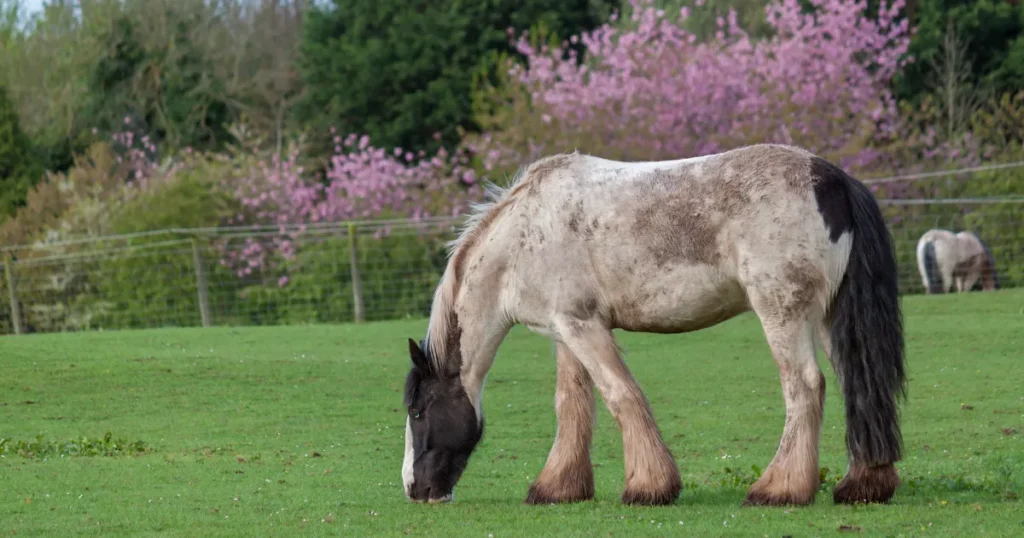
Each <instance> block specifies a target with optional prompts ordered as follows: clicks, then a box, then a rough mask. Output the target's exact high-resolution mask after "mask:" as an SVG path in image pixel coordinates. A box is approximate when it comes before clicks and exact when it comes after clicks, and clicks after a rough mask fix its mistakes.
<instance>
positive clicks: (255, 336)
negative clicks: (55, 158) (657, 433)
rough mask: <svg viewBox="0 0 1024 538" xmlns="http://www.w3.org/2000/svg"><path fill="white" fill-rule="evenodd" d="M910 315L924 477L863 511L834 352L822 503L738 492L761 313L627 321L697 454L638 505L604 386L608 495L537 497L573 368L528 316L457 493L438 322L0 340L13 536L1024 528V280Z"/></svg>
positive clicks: (5, 483)
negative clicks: (677, 476)
mask: <svg viewBox="0 0 1024 538" xmlns="http://www.w3.org/2000/svg"><path fill="white" fill-rule="evenodd" d="M904 315H905V320H906V328H907V343H908V370H909V378H910V384H909V402H908V404H906V405H905V406H904V413H903V423H904V440H905V444H906V450H905V458H904V461H903V462H901V463H899V464H898V469H899V472H900V476H901V479H902V480H903V485H902V486H901V487H900V489H899V490H897V493H896V497H895V499H894V500H893V503H892V504H891V505H888V506H858V507H849V506H834V505H833V504H832V502H831V491H832V487H833V485H834V484H835V481H837V480H838V479H839V478H841V475H842V472H843V471H844V470H845V466H846V459H845V458H846V455H845V449H844V444H843V435H844V418H843V414H842V409H843V407H842V403H841V402H842V400H841V398H840V395H839V393H838V392H837V390H836V389H837V383H836V380H835V377H834V375H833V373H832V371H831V368H829V366H828V365H827V361H825V360H824V359H823V357H822V359H821V360H820V362H821V364H822V368H823V370H824V372H825V376H826V381H827V383H828V397H827V403H826V410H825V426H824V432H823V436H822V457H821V466H822V468H823V469H824V470H823V472H824V473H825V474H826V477H827V480H826V482H825V484H824V485H823V487H822V491H821V492H820V493H819V495H818V498H817V502H816V504H814V505H813V506H811V507H807V508H741V507H740V503H741V502H742V500H743V496H744V493H745V490H746V486H747V485H748V484H749V483H750V482H751V481H752V480H753V479H754V478H755V477H756V474H755V473H756V470H755V467H757V468H763V467H764V466H766V465H767V463H768V462H769V461H770V459H771V457H772V455H773V453H774V451H775V448H776V445H777V443H778V440H779V436H780V434H781V432H782V424H783V418H784V406H783V402H782V397H781V394H780V386H779V381H778V372H777V370H776V368H775V364H774V362H773V361H772V359H771V355H770V353H769V350H768V347H767V345H766V343H765V341H764V336H763V333H762V332H761V328H760V325H759V324H758V321H757V319H756V317H754V316H753V315H750V314H746V315H743V316H741V317H739V318H736V319H733V320H731V321H728V322H725V323H723V324H721V325H718V326H716V327H713V328H711V329H707V330H704V331H700V332H696V333H691V334H686V335H675V336H663V335H644V334H630V333H620V334H619V338H620V342H621V343H622V345H623V347H624V349H625V350H626V353H627V361H628V362H629V365H630V367H631V369H632V370H633V372H634V374H635V375H636V377H637V378H638V380H639V382H640V383H641V385H642V386H643V388H644V390H645V391H646V392H647V394H648V397H649V398H650V400H651V403H652V406H653V407H654V411H655V415H656V418H657V420H658V424H659V426H660V428H661V431H662V434H663V436H664V437H665V439H666V441H667V443H668V445H669V448H670V449H671V450H672V452H673V454H674V455H675V457H676V459H677V461H678V464H679V466H680V468H681V472H682V477H683V482H684V490H683V494H682V497H681V499H680V500H679V501H677V503H676V504H675V505H674V506H670V507H660V508H637V507H624V506H622V505H620V504H619V495H620V493H621V488H622V483H623V468H622V453H621V447H622V444H621V437H620V435H619V432H618V429H617V427H616V425H615V423H614V421H613V420H612V419H611V417H610V416H609V414H608V413H607V411H606V409H605V408H604V405H603V403H601V402H600V400H599V401H598V407H599V414H598V426H597V431H596V433H595V441H594V449H593V461H594V464H595V467H596V468H595V474H596V480H597V485H596V487H597V498H596V500H595V501H593V502H586V503H581V504H575V505H563V506H540V507H538V506H526V505H523V503H522V501H523V498H524V497H525V495H526V489H527V486H528V485H529V484H530V482H531V480H532V479H533V478H534V477H535V476H536V475H537V473H538V472H539V471H540V469H541V467H542V466H543V464H544V461H545V459H546V457H547V454H548V450H549V449H550V448H551V442H552V438H553V434H554V426H555V424H554V411H553V395H554V382H555V377H554V361H553V359H552V349H551V344H550V342H549V341H547V340H545V339H543V338H542V337H540V336H537V335H533V334H531V333H529V332H528V331H526V330H524V329H521V328H516V329H515V330H514V331H513V333H512V334H511V335H510V336H509V338H508V339H507V340H506V341H505V344H504V345H503V346H502V348H501V350H500V351H499V354H498V358H497V360H496V362H495V365H494V368H493V369H492V371H491V374H490V376H489V379H488V383H487V388H486V390H485V392H484V400H483V401H484V412H485V414H486V419H487V430H486V433H485V436H484V441H483V442H482V443H481V445H480V446H479V448H478V449H477V451H476V453H475V454H474V455H473V458H472V459H471V460H470V464H469V468H468V469H467V471H466V474H465V475H464V476H463V478H462V480H461V482H460V483H459V485H458V487H457V488H456V491H455V502H454V503H451V504H449V505H418V504H412V503H409V502H408V501H407V500H406V499H405V497H404V495H403V494H402V488H401V478H400V476H401V464H402V455H403V446H404V445H403V433H404V421H405V414H404V410H403V408H402V393H401V390H402V386H403V381H404V375H405V373H406V371H407V368H408V358H407V356H406V352H407V345H406V338H407V337H415V338H417V339H418V338H420V337H421V336H422V335H423V332H424V330H425V326H426V324H425V321H424V320H411V321H401V322H389V323H375V324H366V325H363V326H356V325H345V326H293V327H260V328H212V329H165V330H149V331H134V332H133V331H124V332H98V333H89V334H58V335H28V336H17V337H5V338H0V367H2V370H0V371H2V374H0V438H4V439H6V440H7V441H6V442H4V444H3V448H2V449H0V452H3V457H2V458H0V484H2V487H0V536H4V535H14V534H15V533H16V535H17V536H72V535H74V536H129V535H130V536H148V535H155V534H158V533H159V534H161V535H166V536H308V535H316V536H324V535H347V536H402V535H431V536H479V537H488V536H494V537H504V536H634V535H635V536H648V535H650V536H665V535H672V536H679V535H695V536H783V535H792V536H832V535H839V534H843V535H848V534H850V533H849V532H843V531H853V532H854V533H856V534H858V535H864V536H918V535H941V536H978V535H998V536H1010V535H1021V534H1024V502H1022V500H1021V497H1020V496H1021V495H1024V365H1022V364H1021V361H1022V360H1024V354H1022V350H1024V330H1022V329H1024V293H1022V292H1021V291H1003V292H998V293H972V294H968V295H948V296H931V297H910V298H907V299H905V300H904ZM107 432H109V433H110V434H111V436H112V437H111V438H110V439H108V440H107V441H103V437H104V435H105V434H106V433H107ZM37 436H41V437H40V438H37ZM37 439H38V441H39V442H38V443H37V442H36V441H37ZM118 439H123V440H124V441H128V442H137V441H141V442H142V443H144V448H145V449H146V450H147V451H146V452H144V453H143V454H141V455H118V454H113V455H110V454H107V453H111V452H115V453H116V452H117V451H118V450H120V449H122V448H125V449H127V450H128V451H131V450H132V449H133V448H138V447H139V445H129V446H128V447H122V446H121V445H116V446H115V442H116V441H117V440H118ZM30 443H35V444H34V445H32V444H30ZM19 447H20V449H21V452H24V451H25V450H33V451H36V452H38V453H39V455H35V456H34V457H25V455H24V454H19ZM76 450H77V451H79V453H78V454H74V453H73V452H74V451H76Z"/></svg>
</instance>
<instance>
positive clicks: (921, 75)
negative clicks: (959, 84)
mask: <svg viewBox="0 0 1024 538" xmlns="http://www.w3.org/2000/svg"><path fill="white" fill-rule="evenodd" d="M912 22H913V24H915V25H916V26H917V34H916V36H915V37H914V39H913V40H912V41H911V45H910V50H909V51H908V52H909V54H911V55H913V57H914V59H915V61H914V62H913V63H911V64H909V65H907V66H906V68H905V69H904V70H903V72H902V73H901V74H900V76H899V77H898V78H897V80H896V82H895V90H896V95H897V97H899V98H901V99H911V100H915V101H916V100H918V99H920V98H921V97H923V96H924V95H926V94H928V93H931V91H932V89H933V85H934V80H933V78H934V77H935V75H936V73H935V72H934V69H933V67H932V65H931V62H932V61H933V60H938V59H939V57H940V56H941V49H942V43H943V38H944V37H945V36H946V35H947V24H949V23H952V25H953V28H954V30H955V32H956V34H957V35H959V36H960V38H961V39H963V40H964V41H965V43H966V50H967V60H968V61H969V63H970V65H969V66H967V69H968V70H969V73H970V78H969V80H968V82H967V84H968V87H974V88H975V91H978V90H982V91H985V92H988V93H989V94H990V95H998V94H1001V93H1003V92H1007V91H1009V92H1015V91H1017V90H1020V89H1024V35H1022V30H1024V3H1020V2H1007V1H1005V0H920V1H918V2H917V3H916V9H915V12H914V15H913V16H912Z"/></svg>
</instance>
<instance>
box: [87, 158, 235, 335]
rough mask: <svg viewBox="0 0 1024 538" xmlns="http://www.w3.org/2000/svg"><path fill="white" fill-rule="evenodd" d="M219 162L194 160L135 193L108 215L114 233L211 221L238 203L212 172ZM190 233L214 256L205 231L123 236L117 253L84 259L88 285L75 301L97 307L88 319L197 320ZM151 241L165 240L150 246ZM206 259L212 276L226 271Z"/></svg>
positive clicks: (111, 323)
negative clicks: (123, 242) (125, 238)
mask: <svg viewBox="0 0 1024 538" xmlns="http://www.w3.org/2000/svg"><path fill="white" fill-rule="evenodd" d="M224 168H225V167H224V165H223V164H221V163H218V162H200V163H198V164H197V165H196V166H195V167H194V168H189V169H187V170H184V171H181V172H178V173H176V174H175V175H173V176H171V177H170V178H169V180H167V181H166V182H165V183H158V184H156V185H155V186H153V187H152V188H150V189H148V190H146V191H145V192H142V193H140V195H139V196H137V197H135V198H133V199H130V200H129V201H127V202H126V203H124V204H123V205H122V207H120V208H119V209H118V211H117V212H116V214H115V216H114V217H113V218H112V221H111V228H112V231H113V233H115V234H130V233H133V232H144V231H150V230H166V229H174V228H204V227H210V226H217V225H218V224H220V223H221V222H222V221H223V219H224V217H225V216H226V215H228V214H231V213H233V212H235V211H237V210H238V207H237V204H235V203H234V202H233V200H232V199H231V198H230V197H229V196H228V195H227V194H226V193H224V192H223V191H221V190H220V189H219V184H218V182H217V179H218V178H219V177H220V175H221V174H223V173H224ZM167 241H171V243H167ZM192 241H198V242H199V243H198V245H199V247H200V248H201V249H203V250H202V252H204V253H205V260H207V261H212V260H215V259H216V258H215V257H214V253H213V252H212V250H211V249H210V244H209V240H208V239H206V238H202V237H199V238H192V237H186V236H172V237H170V238H168V237H160V238H159V239H157V240H155V241H154V240H142V241H137V242H136V241H128V242H127V243H128V244H127V246H124V247H120V248H122V249H123V250H122V251H121V252H120V253H118V254H115V255H113V256H109V257H105V258H103V259H99V260H96V261H94V262H90V263H89V266H88V270H89V271H88V278H89V288H88V290H87V291H88V293H87V294H83V295H82V296H81V298H80V301H79V308H82V309H87V310H93V311H96V312H98V314H97V315H96V316H94V317H93V318H92V319H91V321H90V326H92V327H103V328H110V329H113V328H137V327H152V326H166V325H170V326H194V325H198V324H199V322H200V315H199V299H198V295H197V293H196V292H195V290H196V273H195V260H194V258H193V250H192ZM154 242H159V243H162V244H164V245H165V246H161V247H154V246H153V243H154ZM204 266H205V267H206V269H207V271H208V272H209V273H210V276H209V278H210V279H211V280H212V281H214V282H217V281H221V280H224V279H230V278H232V276H231V275H230V274H229V272H228V271H227V270H225V269H223V268H222V267H220V266H219V265H217V264H213V263H205V264H204ZM83 269H85V268H83Z"/></svg>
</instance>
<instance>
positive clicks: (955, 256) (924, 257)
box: [917, 229, 999, 294]
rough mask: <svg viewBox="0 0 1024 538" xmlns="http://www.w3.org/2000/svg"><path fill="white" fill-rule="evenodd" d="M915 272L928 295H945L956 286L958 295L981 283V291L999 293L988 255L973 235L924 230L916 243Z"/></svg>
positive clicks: (966, 232) (991, 261)
mask: <svg viewBox="0 0 1024 538" xmlns="http://www.w3.org/2000/svg"><path fill="white" fill-rule="evenodd" d="M917 270H918V272H919V273H921V283H922V284H923V285H924V287H925V289H926V290H927V292H928V293H929V294H932V293H949V290H950V287H952V286H953V283H954V282H955V283H956V291H957V292H958V293H960V292H965V291H971V289H972V288H974V285H975V284H976V283H977V282H978V280H979V279H980V280H981V289H983V290H985V291H992V290H997V289H999V275H997V274H996V262H995V258H994V257H993V256H992V251H991V250H989V248H988V245H986V244H985V243H984V242H983V241H982V240H981V239H980V238H979V237H978V236H977V235H975V234H974V233H972V232H968V231H963V232H960V233H957V234H954V233H953V232H951V231H949V230H938V229H932V230H928V231H927V232H925V233H924V235H922V236H921V239H919V240H918V241H917Z"/></svg>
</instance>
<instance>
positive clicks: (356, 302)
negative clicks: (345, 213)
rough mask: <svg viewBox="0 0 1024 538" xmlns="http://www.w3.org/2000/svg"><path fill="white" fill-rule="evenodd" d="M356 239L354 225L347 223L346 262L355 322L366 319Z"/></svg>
mask: <svg viewBox="0 0 1024 538" xmlns="http://www.w3.org/2000/svg"><path fill="white" fill-rule="evenodd" d="M358 243H359V242H358V241H357V240H356V225H355V223H349V225H348V263H349V269H350V271H351V272H352V303H353V305H352V308H353V310H355V317H356V323H362V322H363V321H365V320H366V313H365V312H364V310H363V281H362V279H360V278H359V246H358Z"/></svg>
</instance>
